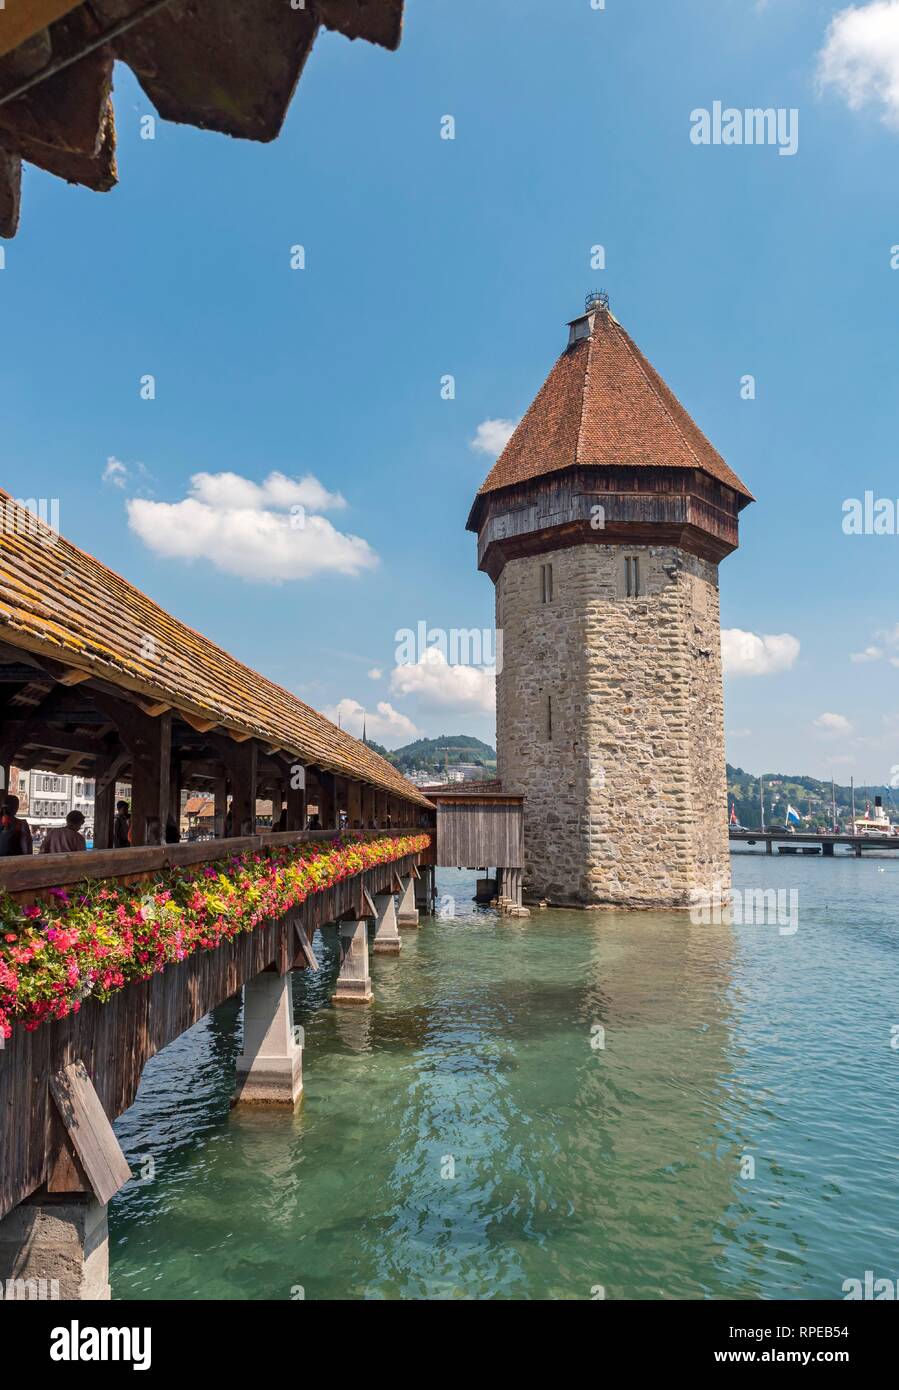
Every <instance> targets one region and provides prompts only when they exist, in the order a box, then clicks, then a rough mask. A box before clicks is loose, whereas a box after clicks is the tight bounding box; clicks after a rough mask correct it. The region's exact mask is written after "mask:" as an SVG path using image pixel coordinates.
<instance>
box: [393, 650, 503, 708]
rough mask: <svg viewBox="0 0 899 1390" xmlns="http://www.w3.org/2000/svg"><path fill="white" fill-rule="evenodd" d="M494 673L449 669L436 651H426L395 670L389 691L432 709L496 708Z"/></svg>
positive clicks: (486, 669)
mask: <svg viewBox="0 0 899 1390" xmlns="http://www.w3.org/2000/svg"><path fill="white" fill-rule="evenodd" d="M495 677H496V669H495V667H493V666H451V665H450V664H449V662H448V661H447V659H446V657H445V656H444V655H443V652H442V651H441V650H440V648H439V647H428V648H427V649H426V651H424V652H423V653H422V655H421V657H420V659H419V660H418V661H415V662H410V663H409V664H408V665H404V666H395V667H394V668H393V671H392V672H391V673H390V688H391V690H392V691H393V693H394V694H395V695H414V696H417V697H418V699H419V700H420V701H421V702H422V704H424V705H428V706H430V707H431V708H433V709H443V710H459V711H460V712H464V711H468V710H483V711H485V712H487V713H488V714H492V713H493V711H494V709H495V708H496V682H495Z"/></svg>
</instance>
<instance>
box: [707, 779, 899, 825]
mask: <svg viewBox="0 0 899 1390" xmlns="http://www.w3.org/2000/svg"><path fill="white" fill-rule="evenodd" d="M762 780H763V781H764V784H765V824H766V825H768V826H770V825H783V824H784V823H785V821H786V814H787V806H793V807H795V809H796V810H797V811H798V812H799V813H800V815H801V816H802V817H803V824H805V825H807V826H808V827H809V828H810V829H821V830H825V829H827V830H829V829H830V828H831V826H832V823H833V808H832V803H831V784H830V782H822V781H819V780H818V778H817V777H805V776H802V775H799V774H797V773H785V772H764V773H763V774H762ZM834 794H835V799H836V805H837V821H838V822H839V823H840V824H842V825H844V826H846V827H847V828H848V825H849V822H850V820H851V819H852V790H851V788H850V787H841V786H840V785H839V784H838V785H837V786H836V787H835V788H834ZM875 796H882V797H883V804H884V806H885V807H886V810H887V814H888V815H893V816H897V817H899V805H897V804H896V800H895V797H896V793H895V792H894V791H893V790H892V789H891V788H890V787H887V786H880V787H858V786H857V787H856V788H855V811H856V815H859V816H862V815H864V812H865V803H866V802H870V803H871V806H872V808H873V805H874V798H875ZM731 806H734V807H736V812H737V820H738V821H739V822H740V824H741V825H743V826H745V827H746V829H747V830H757V829H758V828H759V824H760V807H759V779H758V777H753V776H751V775H750V773H748V772H744V771H743V769H742V768H741V767H731V765H730V763H728V764H727V814H728V816H729V815H730V808H731ZM809 816H810V817H811V819H810V820H806V819H805V818H806V817H809Z"/></svg>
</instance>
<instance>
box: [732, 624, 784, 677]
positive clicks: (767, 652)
mask: <svg viewBox="0 0 899 1390" xmlns="http://www.w3.org/2000/svg"><path fill="white" fill-rule="evenodd" d="M798 656H799V639H798V638H797V637H791V635H790V634H789V632H781V633H780V634H779V635H777V636H774V635H770V634H769V635H767V636H762V637H759V636H758V635H757V634H756V633H754V632H742V631H741V630H740V628H738V627H729V628H724V629H723V630H722V633H721V659H722V662H723V664H724V674H725V675H726V676H771V675H774V674H776V673H777V672H778V671H789V670H790V669H791V667H793V666H794V665H795V664H796V659H797V657H798Z"/></svg>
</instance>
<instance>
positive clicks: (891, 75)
mask: <svg viewBox="0 0 899 1390" xmlns="http://www.w3.org/2000/svg"><path fill="white" fill-rule="evenodd" d="M818 80H819V83H820V85H821V86H822V87H833V88H834V89H835V90H836V91H838V92H839V93H840V95H841V96H843V97H844V98H845V100H846V102H847V104H848V105H849V107H850V109H851V110H853V111H858V110H860V109H861V108H862V107H863V106H876V107H878V108H879V109H880V112H881V116H882V119H883V120H884V122H885V123H886V124H887V125H890V126H894V127H895V128H897V129H899V0H871V3H870V4H867V5H850V6H849V7H848V9H845V10H840V12H839V14H837V15H835V16H834V18H833V19H832V20H831V22H830V25H829V27H828V30H827V38H826V40H825V43H824V47H823V49H822V50H821V53H820V54H819V55H818Z"/></svg>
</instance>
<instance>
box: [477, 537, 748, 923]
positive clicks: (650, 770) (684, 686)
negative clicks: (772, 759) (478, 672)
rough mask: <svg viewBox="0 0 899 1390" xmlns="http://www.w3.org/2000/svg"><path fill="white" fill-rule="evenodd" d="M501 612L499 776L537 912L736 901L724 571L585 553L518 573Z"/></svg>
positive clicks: (676, 555) (508, 578) (532, 563)
mask: <svg viewBox="0 0 899 1390" xmlns="http://www.w3.org/2000/svg"><path fill="white" fill-rule="evenodd" d="M627 556H635V557H637V558H638V560H639V566H640V587H641V592H640V596H639V597H636V598H628V597H626V594H625V557H627ZM546 564H551V565H552V599H551V601H550V602H547V603H544V602H543V601H542V578H541V566H543V565H546ZM496 605H497V626H498V627H499V628H501V629H502V631H503V662H502V670H501V672H500V673H499V675H498V676H497V745H498V749H497V751H498V771H499V775H500V777H501V778H502V781H503V785H504V788H505V789H507V790H508V791H510V792H514V793H518V794H522V795H524V797H525V863H526V868H525V876H524V891H525V895H526V898H527V899H530V900H532V901H533V900H539V899H543V898H545V899H546V900H548V901H549V902H552V903H556V904H566V903H567V904H572V905H581V906H601V905H620V906H625V907H645V908H650V907H684V906H688V905H689V902H690V891H691V889H693V888H711V887H713V885H714V883H715V882H716V881H717V882H719V883H720V884H721V886H722V889H723V890H726V889H727V888H728V887H729V884H730V865H729V856H728V841H727V788H726V776H725V761H724V715H723V696H722V683H721V656H720V619H719V607H718V581H717V567H716V566H715V565H712V564H709V563H707V562H705V561H702V560H699V559H696V558H695V557H693V556H692V555H689V554H687V553H686V552H684V551H682V550H679V549H676V548H674V547H662V546H635V547H632V548H627V549H625V548H624V547H622V546H618V545H614V546H613V545H601V544H588V545H582V546H575V547H572V548H570V549H565V550H556V551H547V552H546V553H544V554H542V555H539V556H536V557H527V558H523V559H517V560H511V561H509V562H508V563H507V564H506V566H505V567H504V569H503V572H502V574H501V575H500V577H499V580H498V582H497V586H496ZM550 720H551V729H550Z"/></svg>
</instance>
